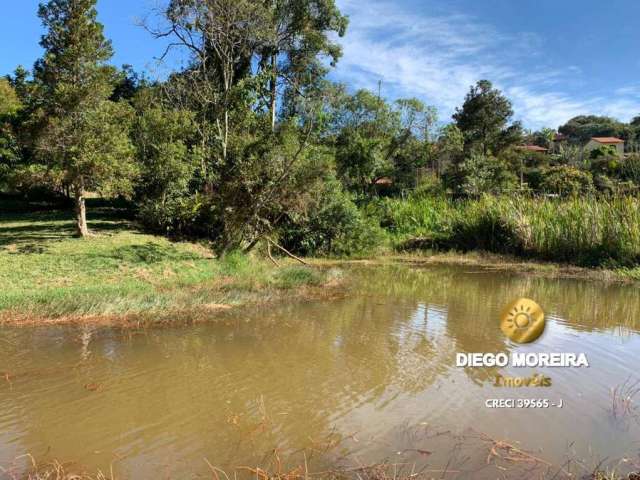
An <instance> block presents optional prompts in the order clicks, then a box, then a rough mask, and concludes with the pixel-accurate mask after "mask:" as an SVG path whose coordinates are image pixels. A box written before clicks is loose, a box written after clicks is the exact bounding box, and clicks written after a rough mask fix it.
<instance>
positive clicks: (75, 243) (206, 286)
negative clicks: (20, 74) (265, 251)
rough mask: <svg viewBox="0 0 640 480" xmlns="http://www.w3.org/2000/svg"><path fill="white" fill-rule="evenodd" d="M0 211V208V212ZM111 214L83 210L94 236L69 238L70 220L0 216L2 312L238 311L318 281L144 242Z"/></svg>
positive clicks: (316, 275) (188, 247)
mask: <svg viewBox="0 0 640 480" xmlns="http://www.w3.org/2000/svg"><path fill="white" fill-rule="evenodd" d="M0 211H2V208H1V206H0ZM118 213H119V212H117V211H115V212H114V211H112V210H110V209H96V208H93V209H91V208H90V209H89V226H90V228H91V229H92V232H94V233H95V236H94V237H92V238H89V239H85V240H83V239H79V238H75V237H74V235H73V233H74V229H73V221H72V214H71V213H70V212H60V211H53V212H51V211H50V212H28V213H10V214H7V213H4V214H0V312H4V314H5V315H4V316H5V318H6V316H7V312H12V313H16V314H20V315H23V316H24V315H27V316H29V315H30V316H34V317H42V316H44V317H53V318H56V317H62V316H86V315H123V314H132V313H133V314H135V313H145V312H167V311H172V310H173V311H175V310H183V309H193V308H197V307H206V306H208V305H209V306H211V305H219V304H237V303H242V302H243V301H246V300H247V298H249V297H250V296H252V295H253V296H254V297H256V298H257V297H259V296H265V295H273V294H275V293H277V291H278V290H283V289H293V288H297V287H300V286H304V285H318V284H320V283H322V282H323V281H324V275H323V274H322V272H320V271H317V270H312V269H309V268H305V267H302V266H294V265H285V266H283V267H280V268H275V267H273V266H272V265H271V264H269V263H267V262H265V261H264V260H261V259H259V258H253V257H247V256H244V255H240V254H230V255H228V256H226V257H225V258H224V259H223V260H217V259H215V258H214V256H213V254H212V251H211V249H210V248H209V246H207V245H205V244H197V243H191V242H171V241H169V240H168V239H166V238H164V237H158V236H154V235H148V234H145V233H144V232H141V231H139V230H137V229H136V227H135V226H134V225H133V224H131V223H130V222H128V221H126V220H123V219H122V218H121V216H119V215H118Z"/></svg>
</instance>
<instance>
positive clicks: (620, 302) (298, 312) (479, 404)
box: [0, 266, 640, 477]
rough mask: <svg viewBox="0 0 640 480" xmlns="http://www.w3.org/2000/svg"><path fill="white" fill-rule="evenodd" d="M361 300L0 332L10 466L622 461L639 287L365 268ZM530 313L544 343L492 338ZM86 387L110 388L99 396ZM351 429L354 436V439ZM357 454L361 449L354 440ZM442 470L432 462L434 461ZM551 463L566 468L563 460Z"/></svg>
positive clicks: (131, 468)
mask: <svg viewBox="0 0 640 480" xmlns="http://www.w3.org/2000/svg"><path fill="white" fill-rule="evenodd" d="M351 275H352V277H353V278H355V282H356V292H355V293H354V295H351V296H349V297H348V298H345V299H342V300H339V301H335V302H330V303H329V302H327V303H296V304H289V305H285V306H281V307H278V308H274V309H269V310H267V311H265V309H256V310H254V311H245V312H243V313H242V314H229V315H228V316H227V317H225V319H224V321H222V322H219V323H217V324H212V325H199V326H195V327H188V328H177V327H176V328H166V329H160V330H149V331H143V332H134V333H131V332H120V331H118V330H99V331H98V330H87V329H84V330H82V329H74V328H42V329H4V330H2V331H0V344H1V345H2V349H1V350H0V372H2V371H4V372H7V373H8V376H7V378H8V379H9V380H7V381H6V382H5V383H4V385H2V386H1V387H0V464H3V463H4V464H6V463H7V462H9V461H10V460H11V459H12V458H13V457H14V456H16V455H19V454H22V453H25V452H30V453H33V454H36V455H43V454H45V453H46V454H47V455H48V456H49V457H55V458H60V459H65V460H79V461H81V462H82V463H83V464H84V465H87V466H88V467H90V468H91V467H95V468H102V469H103V470H108V469H109V465H110V463H111V462H113V461H115V464H114V465H115V468H116V471H117V472H121V473H123V474H125V475H128V476H131V477H137V476H145V477H148V476H150V475H154V474H159V473H162V474H174V475H178V476H181V475H183V474H184V472H188V473H192V474H197V473H205V472H206V471H207V467H206V464H204V462H203V460H202V459H203V458H205V457H206V458H208V459H209V461H211V462H212V463H214V464H215V465H220V466H223V467H224V466H231V465H239V464H243V465H256V464H259V463H260V462H262V461H263V460H264V458H265V456H267V455H268V454H269V452H271V451H272V450H273V449H274V448H275V447H277V448H278V449H279V450H280V451H281V452H295V451H298V450H299V449H300V448H306V447H309V446H312V445H314V444H316V443H317V442H319V441H320V440H319V439H323V438H327V437H328V436H332V435H333V436H335V437H337V438H340V437H341V438H343V439H345V441H344V442H343V444H341V445H343V448H345V449H347V450H349V451H350V452H355V453H356V454H357V455H358V456H359V458H360V459H361V461H363V462H364V461H378V460H380V459H382V458H386V457H388V455H389V454H390V452H394V451H396V450H397V449H398V448H400V446H402V448H403V449H404V448H409V447H407V436H406V428H405V427H406V426H407V425H419V424H428V425H442V426H444V427H450V428H453V429H457V430H460V431H462V430H464V429H465V428H469V427H473V428H475V429H478V430H480V431H483V432H488V433H490V434H491V435H494V436H497V437H504V438H511V439H515V440H521V441H522V442H524V443H526V444H528V445H530V446H531V448H533V449H544V451H545V454H546V455H548V456H549V457H554V456H557V454H558V452H564V451H565V450H566V448H565V447H566V445H567V443H568V442H576V445H577V447H576V448H578V449H584V450H585V451H587V450H588V449H589V448H593V449H596V450H598V451H601V452H602V455H603V456H605V455H616V454H623V453H626V452H627V451H628V450H629V447H630V445H632V443H633V442H634V441H635V440H636V439H637V438H638V437H637V435H638V433H640V432H639V430H638V428H637V425H634V424H632V425H629V426H628V428H626V429H624V430H623V429H620V428H618V427H617V426H616V425H613V424H612V423H611V422H610V420H609V417H608V416H607V413H606V410H607V407H608V402H609V388H610V387H611V386H613V385H615V384H617V383H622V382H623V381H624V380H626V378H628V377H629V376H630V375H634V374H635V373H636V372H637V371H638V370H639V367H640V360H638V357H637V354H636V352H638V351H639V350H638V348H639V347H640V336H638V326H639V324H638V319H637V313H638V312H640V296H639V295H638V292H637V290H636V289H635V288H634V287H628V286H605V285H603V284H599V283H593V282H584V281H578V280H548V279H542V278H532V277H524V276H517V275H512V274H504V273H499V272H488V271H482V270H477V269H470V268H466V267H465V268H428V269H418V268H411V267H407V266H388V267H379V268H354V269H353V271H352V272H351ZM521 296H525V297H530V298H534V299H535V300H536V301H537V302H538V303H540V304H541V305H542V306H543V308H544V309H545V311H546V312H547V314H548V316H549V318H550V321H549V323H548V327H547V330H546V332H545V334H544V335H543V337H542V338H541V339H540V340H539V341H538V342H537V343H536V344H533V345H525V346H514V345H512V344H511V343H510V342H509V341H508V340H506V339H505V338H504V336H503V335H502V333H501V332H500V329H499V327H498V318H499V313H500V311H501V309H502V308H503V306H504V305H506V304H507V303H508V302H510V301H511V300H513V299H514V298H518V297H521ZM514 349H518V351H524V352H528V351H532V352H535V351H540V352H542V351H575V352H586V353H587V354H588V356H589V360H590V362H591V365H592V366H591V368H589V369H578V370H575V369H537V370H532V369H518V370H517V372H514V371H512V370H510V369H509V368H505V369H499V368H491V369H489V368H487V369H477V368H473V369H472V368H468V369H458V368H455V366H454V365H455V354H456V352H492V353H499V352H507V353H508V352H510V351H512V350H514ZM534 372H537V373H545V374H547V375H549V376H551V377H552V379H553V386H552V387H551V388H549V389H544V390H541V389H531V388H529V389H516V390H505V389H497V388H494V387H493V386H492V384H493V380H494V377H495V375H496V374H497V373H502V374H510V375H516V374H517V375H519V376H527V375H531V374H532V373H534ZM88 386H99V388H96V389H92V388H88ZM502 396H512V397H550V398H552V399H553V400H556V399H560V398H562V399H563V400H564V402H565V404H566V408H565V409H562V410H559V409H557V410H548V411H516V410H509V411H491V410H487V409H486V408H485V407H484V400H485V399H486V398H490V397H502ZM356 432H357V436H356V437H353V434H354V433H356ZM356 439H357V441H356ZM434 458H437V457H434ZM552 459H554V460H557V458H552Z"/></svg>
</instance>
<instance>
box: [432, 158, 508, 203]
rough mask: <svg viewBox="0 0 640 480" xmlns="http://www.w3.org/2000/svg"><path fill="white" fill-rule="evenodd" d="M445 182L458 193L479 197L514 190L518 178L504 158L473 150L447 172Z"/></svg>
mask: <svg viewBox="0 0 640 480" xmlns="http://www.w3.org/2000/svg"><path fill="white" fill-rule="evenodd" d="M445 184H446V185H447V186H448V187H449V188H451V189H452V190H453V191H454V192H455V193H456V194H458V195H464V196H468V197H479V196H481V195H482V194H484V193H504V192H508V191H511V190H514V189H515V187H516V184H517V178H516V176H515V174H514V173H513V172H512V171H511V170H510V169H509V166H508V165H507V164H506V163H505V162H504V161H503V160H500V159H498V158H495V157H485V156H484V155H482V154H481V153H477V152H473V153H472V154H471V155H469V156H468V157H467V158H465V159H464V161H462V162H461V163H459V164H458V165H455V166H453V167H452V168H451V169H450V170H449V171H448V172H447V174H446V175H445Z"/></svg>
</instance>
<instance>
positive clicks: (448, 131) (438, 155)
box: [435, 123, 464, 175]
mask: <svg viewBox="0 0 640 480" xmlns="http://www.w3.org/2000/svg"><path fill="white" fill-rule="evenodd" d="M463 158H464V136H463V135H462V132H461V131H460V129H459V128H458V127H457V126H456V125H455V124H454V123H450V124H448V125H445V126H444V127H443V128H442V130H441V131H440V135H439V136H438V142H437V144H436V149H435V159H436V161H435V163H436V165H435V168H436V173H437V174H438V175H442V174H443V172H444V171H445V170H446V169H447V168H449V167H450V166H451V165H454V164H458V163H460V162H461V161H462V159H463Z"/></svg>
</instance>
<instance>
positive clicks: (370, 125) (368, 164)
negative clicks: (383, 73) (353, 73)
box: [332, 90, 400, 195]
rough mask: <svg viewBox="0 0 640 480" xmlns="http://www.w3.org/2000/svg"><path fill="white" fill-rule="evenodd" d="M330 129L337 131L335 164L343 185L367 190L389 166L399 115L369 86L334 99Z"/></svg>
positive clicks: (389, 169)
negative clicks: (332, 124) (370, 89)
mask: <svg viewBox="0 0 640 480" xmlns="http://www.w3.org/2000/svg"><path fill="white" fill-rule="evenodd" d="M335 101H336V102H337V104H336V105H335V109H334V110H333V112H332V115H333V123H334V126H333V129H334V130H335V131H337V132H338V135H337V138H336V141H335V146H336V168H337V172H338V178H340V180H341V181H342V183H343V185H344V186H345V187H346V188H347V189H348V190H351V191H353V192H355V193H359V194H362V195H364V194H366V193H367V192H370V191H371V190H372V184H373V182H374V181H375V180H376V179H377V178H379V177H381V176H385V175H388V174H389V173H390V172H391V170H392V163H391V154H392V149H393V142H394V139H395V138H396V136H397V135H398V133H399V131H400V119H399V116H398V114H397V112H394V111H393V110H392V109H391V107H390V106H389V104H388V103H387V102H385V101H384V100H383V99H381V98H380V97H379V96H377V95H374V94H373V93H371V92H369V91H368V90H359V91H358V92H356V93H355V94H354V95H348V94H344V95H343V96H341V97H338V98H336V99H335Z"/></svg>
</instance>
